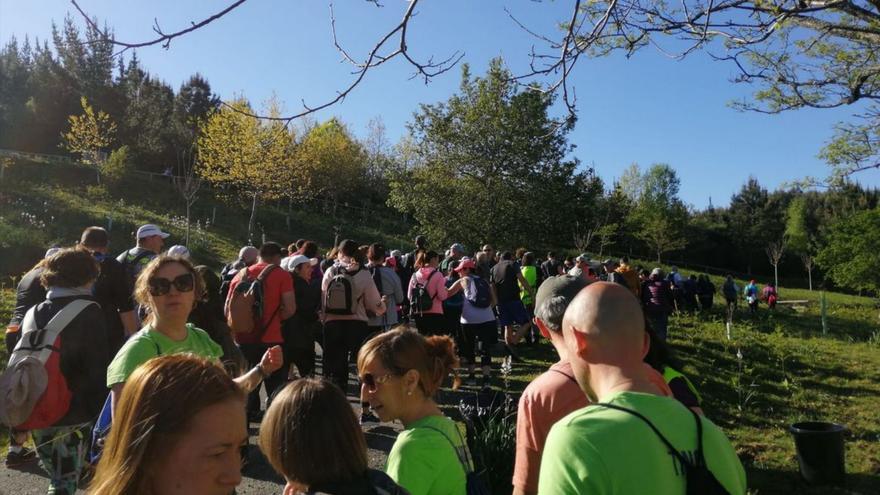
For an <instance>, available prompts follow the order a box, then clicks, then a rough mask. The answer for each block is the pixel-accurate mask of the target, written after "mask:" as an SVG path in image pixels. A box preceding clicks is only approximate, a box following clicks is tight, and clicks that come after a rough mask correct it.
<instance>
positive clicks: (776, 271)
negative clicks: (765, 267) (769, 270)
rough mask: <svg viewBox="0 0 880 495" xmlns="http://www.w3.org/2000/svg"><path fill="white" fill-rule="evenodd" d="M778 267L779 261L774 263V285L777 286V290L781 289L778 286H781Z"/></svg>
mask: <svg viewBox="0 0 880 495" xmlns="http://www.w3.org/2000/svg"><path fill="white" fill-rule="evenodd" d="M778 268H779V263H776V264H775V265H773V283H774V287H777V289H776V290H779V288H778V287H779V270H778Z"/></svg>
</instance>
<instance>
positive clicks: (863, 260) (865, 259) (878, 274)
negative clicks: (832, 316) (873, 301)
mask: <svg viewBox="0 0 880 495" xmlns="http://www.w3.org/2000/svg"><path fill="white" fill-rule="evenodd" d="M816 263H817V264H818V265H819V266H820V267H821V268H822V269H823V270H824V271H825V273H826V274H828V276H829V277H830V278H831V279H832V280H833V281H834V282H836V283H837V284H840V285H842V286H845V287H849V288H851V289H856V290H869V291H873V292H874V294H875V295H876V294H877V293H878V291H880V270H878V269H877V267H878V266H880V209H878V208H875V209H873V210H866V211H861V212H858V213H856V214H854V215H851V216H850V217H848V218H845V219H843V220H841V221H839V222H837V223H836V224H835V225H834V226H833V227H832V228H831V230H830V232H829V235H828V237H827V244H826V245H825V246H824V247H823V248H822V249H821V250H820V251H819V254H818V256H816Z"/></svg>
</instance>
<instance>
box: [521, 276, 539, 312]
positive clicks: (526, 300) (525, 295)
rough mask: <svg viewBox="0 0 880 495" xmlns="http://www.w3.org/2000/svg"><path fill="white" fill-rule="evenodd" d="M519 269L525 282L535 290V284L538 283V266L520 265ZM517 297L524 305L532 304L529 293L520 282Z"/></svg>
mask: <svg viewBox="0 0 880 495" xmlns="http://www.w3.org/2000/svg"><path fill="white" fill-rule="evenodd" d="M519 271H520V272H521V273H522V276H523V278H524V279H526V283H528V284H529V287H531V288H532V289H534V290H537V287H536V285H537V284H538V267H537V266H523V267H520V269H519ZM519 299H520V301H522V303H523V304H525V305H526V306H528V305H530V304H533V303H534V301H532V296H530V295H529V291H528V289H526V288H525V287H523V285H522V282H520V284H519Z"/></svg>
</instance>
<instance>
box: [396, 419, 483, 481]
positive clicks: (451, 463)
mask: <svg viewBox="0 0 880 495" xmlns="http://www.w3.org/2000/svg"><path fill="white" fill-rule="evenodd" d="M432 428H433V429H432ZM435 430H440V432H443V434H441V433H440V432H438V431H435ZM443 435H445V437H444V436H443ZM447 438H448V440H447ZM464 438H465V434H464V433H463V432H462V431H461V429H459V426H458V425H457V424H456V423H455V422H454V421H452V420H451V419H449V418H447V417H446V416H428V417H426V418H422V419H420V420H418V421H416V422H415V423H413V424H411V425H409V427H407V428H406V429H405V430H403V431H402V432H401V433H400V435H398V436H397V441H395V442H394V446H393V447H391V452H389V453H388V460H387V461H386V464H385V472H386V473H388V476H391V478H392V479H393V480H394V481H395V482H397V484H398V485H400V486H402V487H404V488H406V490H407V491H408V492H409V493H410V494H411V495H463V494H464V493H465V483H466V481H465V472H464V467H463V466H462V464H461V462H460V461H459V456H458V455H457V454H456V452H455V450H453V448H452V444H455V448H456V449H458V450H459V452H461V454H462V457H463V458H466V459H470V454H469V453H468V454H467V456H465V453H467V446H466V445H465V443H464V440H463V439H464ZM450 440H451V441H452V444H450V443H449V441H450ZM471 468H473V466H471Z"/></svg>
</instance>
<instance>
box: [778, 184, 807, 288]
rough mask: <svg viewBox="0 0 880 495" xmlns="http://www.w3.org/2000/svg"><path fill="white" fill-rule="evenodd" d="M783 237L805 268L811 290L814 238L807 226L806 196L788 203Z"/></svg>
mask: <svg viewBox="0 0 880 495" xmlns="http://www.w3.org/2000/svg"><path fill="white" fill-rule="evenodd" d="M785 239H786V243H787V244H788V246H789V247H790V248H791V250H792V251H794V252H795V253H798V255H799V257H800V259H801V262H802V263H803V265H804V268H805V269H806V270H807V279H808V281H809V287H810V290H811V291H812V290H813V253H814V246H815V240H814V239H812V238H811V236H810V232H809V230H808V227H807V198H806V197H804V196H798V197H796V198H794V199H793V200H792V201H791V203H789V204H788V209H787V210H786V221H785ZM774 268H775V267H774Z"/></svg>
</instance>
